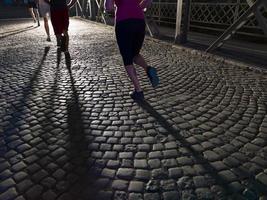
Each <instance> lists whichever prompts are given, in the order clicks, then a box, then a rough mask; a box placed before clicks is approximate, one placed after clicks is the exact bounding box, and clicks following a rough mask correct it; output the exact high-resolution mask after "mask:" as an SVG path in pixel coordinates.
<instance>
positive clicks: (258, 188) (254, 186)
mask: <svg viewBox="0 0 267 200" xmlns="http://www.w3.org/2000/svg"><path fill="white" fill-rule="evenodd" d="M137 103H138V105H139V106H141V107H142V108H143V109H144V110H146V111H147V112H148V113H149V114H150V115H151V116H153V117H154V118H155V119H157V122H158V123H159V124H160V125H161V126H162V127H163V128H165V129H166V130H167V133H168V134H171V135H172V136H174V137H175V139H176V140H178V141H179V142H180V143H181V146H182V147H184V148H186V149H187V150H188V151H189V152H190V153H191V154H192V156H193V157H194V158H195V159H196V161H197V162H198V163H199V164H201V165H203V167H205V169H206V170H207V173H209V174H210V175H211V176H212V177H213V178H214V179H215V181H217V184H219V185H220V186H222V187H223V188H225V189H226V191H227V192H230V191H231V192H233V191H234V188H232V187H231V186H230V185H229V182H227V181H226V180H225V179H224V178H223V177H221V176H220V175H219V174H218V170H217V169H216V168H214V167H213V166H212V165H211V164H210V161H209V160H207V159H206V158H204V157H203V155H201V153H199V152H197V151H196V150H194V149H193V148H192V146H191V144H190V143H189V142H187V141H186V139H185V138H184V137H183V136H182V135H181V134H180V133H179V130H178V131H177V130H175V129H174V128H172V125H171V124H170V123H169V122H168V121H167V120H166V119H165V118H164V117H162V116H161V115H160V114H159V113H158V112H157V111H156V110H155V109H154V108H153V107H152V106H151V105H150V104H149V103H148V102H147V101H145V100H144V101H138V102H137ZM167 133H166V134H167ZM239 170H240V171H241V173H242V174H245V177H248V180H249V186H248V187H247V191H248V192H252V193H254V195H256V196H257V195H258V194H267V191H266V188H265V186H264V185H263V184H262V183H260V182H259V181H257V180H255V175H254V174H250V173H249V172H247V171H245V170H242V169H239ZM245 195H246V194H245Z"/></svg>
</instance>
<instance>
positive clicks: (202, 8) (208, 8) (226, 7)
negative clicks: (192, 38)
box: [73, 0, 267, 38]
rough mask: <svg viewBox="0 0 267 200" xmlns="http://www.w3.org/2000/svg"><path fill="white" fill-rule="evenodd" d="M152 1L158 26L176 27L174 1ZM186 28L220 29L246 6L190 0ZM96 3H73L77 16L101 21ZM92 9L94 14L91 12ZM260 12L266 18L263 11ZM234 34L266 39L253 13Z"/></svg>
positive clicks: (236, 2) (238, 1)
mask: <svg viewBox="0 0 267 200" xmlns="http://www.w3.org/2000/svg"><path fill="white" fill-rule="evenodd" d="M171 1H172V0H169V2H160V1H159V2H153V3H152V6H151V7H150V8H149V9H148V11H147V14H148V15H149V16H150V17H152V18H153V19H154V21H155V22H156V23H157V24H158V25H159V29H160V27H161V26H165V27H170V28H175V25H176V15H177V1H172V2H171ZM191 1H192V2H191V5H190V18H189V29H190V30H194V31H197V32H206V33H207V32H208V33H211V32H214V33H218V32H223V31H224V30H225V29H226V28H227V27H229V26H230V25H231V24H233V23H234V22H235V21H236V20H237V19H238V18H239V17H240V16H241V15H242V14H243V13H244V12H245V11H246V10H247V9H248V8H249V5H248V3H246V2H245V1H244V0H232V1H228V2H227V3H226V2H217V3H213V2H197V1H196V0H191ZM266 1H267V0H266ZM97 3H98V4H100V3H102V4H103V0H79V2H78V4H76V5H75V8H73V9H76V15H79V16H82V15H83V17H84V18H89V19H92V18H93V16H95V19H93V20H97V21H102V22H103V13H101V14H99V13H98V12H102V11H103V8H102V9H99V8H98V7H97ZM93 12H95V13H93ZM262 12H265V13H264V14H263V15H265V17H267V14H266V11H262ZM237 34H242V35H249V36H253V37H258V38H266V36H265V35H264V32H263V31H262V29H261V27H260V26H259V24H258V22H257V20H256V19H255V16H252V17H251V19H250V20H249V21H248V22H247V23H246V24H245V25H244V26H243V27H242V28H241V29H239V30H238V32H237Z"/></svg>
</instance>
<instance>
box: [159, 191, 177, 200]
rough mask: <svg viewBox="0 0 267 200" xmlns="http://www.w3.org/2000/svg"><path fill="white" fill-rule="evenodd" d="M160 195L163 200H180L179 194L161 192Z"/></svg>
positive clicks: (175, 192)
mask: <svg viewBox="0 0 267 200" xmlns="http://www.w3.org/2000/svg"><path fill="white" fill-rule="evenodd" d="M162 195H163V199H164V200H177V199H179V198H180V197H179V192H177V191H169V192H163V194H162Z"/></svg>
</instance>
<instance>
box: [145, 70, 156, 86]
mask: <svg viewBox="0 0 267 200" xmlns="http://www.w3.org/2000/svg"><path fill="white" fill-rule="evenodd" d="M147 76H148V78H149V80H150V83H151V85H152V86H153V87H157V86H158V85H159V77H158V74H157V70H156V68H154V67H148V69H147Z"/></svg>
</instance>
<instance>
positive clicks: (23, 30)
mask: <svg viewBox="0 0 267 200" xmlns="http://www.w3.org/2000/svg"><path fill="white" fill-rule="evenodd" d="M35 28H37V26H27V27H26V28H23V29H17V30H14V31H8V32H4V33H0V39H3V38H6V37H9V36H12V35H17V34H19V33H23V32H26V31H30V30H33V29H35ZM1 34H4V35H2V36H1Z"/></svg>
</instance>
